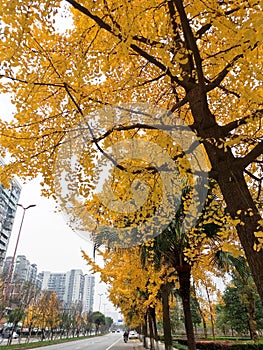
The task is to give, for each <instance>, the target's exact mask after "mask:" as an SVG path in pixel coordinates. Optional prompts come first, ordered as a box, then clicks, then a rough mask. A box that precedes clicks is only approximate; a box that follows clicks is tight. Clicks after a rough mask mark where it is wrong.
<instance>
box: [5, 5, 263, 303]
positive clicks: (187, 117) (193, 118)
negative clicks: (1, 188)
mask: <svg viewBox="0 0 263 350" xmlns="http://www.w3.org/2000/svg"><path fill="white" fill-rule="evenodd" d="M262 6H263V3H262V0H252V1H247V0H246V1H245V0H238V1H235V2H232V1H221V0H218V1H215V0H208V1H206V2H203V1H199V0H195V1H192V2H191V3H189V2H185V1H183V0H164V1H163V0H146V1H143V2H142V1H137V0H134V1H123V2H121V3H120V2H119V1H115V0H111V1H110V0H97V1H93V0H80V1H75V0H66V1H63V2H62V1H58V0H46V1H42V2H41V3H39V1H34V0H30V1H29V0H25V1H23V2H21V1H19V0H15V1H12V2H9V1H6V0H1V6H0V16H1V22H0V27H1V34H0V35H1V50H0V52H1V53H0V61H1V80H0V84H1V85H0V86H1V91H2V92H3V93H9V94H10V96H11V99H12V103H13V104H14V106H15V108H16V112H15V114H14V118H13V119H12V120H11V121H4V119H3V120H2V121H1V145H2V149H1V155H2V156H5V155H6V154H9V155H10V157H11V162H10V163H9V164H8V165H7V166H6V167H5V169H4V171H3V172H2V174H1V180H2V182H4V183H7V179H9V178H10V176H12V175H13V174H17V175H18V176H20V177H21V178H24V179H26V178H27V177H35V176H36V175H37V174H41V175H42V177H43V193H44V194H47V195H50V194H54V193H55V182H54V178H55V177H56V176H55V175H54V174H55V173H56V164H57V163H56V162H57V157H58V154H59V149H60V146H61V145H62V144H63V142H65V139H66V136H67V135H68V134H69V133H70V131H71V130H73V129H74V130H77V129H78V128H79V125H80V123H81V121H83V119H84V120H85V126H86V129H87V130H88V132H89V135H90V137H89V139H88V145H87V147H88V151H87V152H85V157H83V159H81V160H80V161H79V162H80V163H81V164H82V165H84V168H83V169H84V170H81V171H79V174H78V176H77V179H78V181H79V183H81V184H82V185H81V186H80V189H81V193H80V194H81V195H82V196H83V197H84V198H85V197H86V198H87V197H88V196H89V194H90V189H94V186H95V185H94V182H95V183H96V181H97V183H98V179H97V178H96V175H97V172H96V166H97V163H98V162H99V160H100V158H101V156H102V155H104V156H105V155H106V156H107V157H108V158H109V154H107V152H105V150H106V149H107V147H109V146H112V145H113V144H114V143H116V142H117V141H118V140H121V141H122V140H124V139H132V138H134V137H135V136H134V135H137V136H136V137H138V135H139V136H140V135H144V136H145V135H146V137H147V135H151V138H149V139H148V140H149V141H148V144H150V143H152V142H153V141H154V138H155V132H157V131H158V130H157V129H158V128H157V129H155V130H153V131H152V133H151V132H150V129H151V130H152V129H154V127H153V125H142V124H140V123H136V124H135V123H133V122H132V120H131V121H130V122H129V119H128V118H127V119H126V120H125V122H123V123H122V124H121V125H117V123H115V122H114V118H113V117H111V115H109V114H107V116H106V118H105V119H104V122H103V125H98V119H96V118H97V114H96V111H97V110H98V109H99V108H101V107H102V106H112V105H120V104H124V103H127V102H128V103H129V102H136V103H141V102H147V103H150V104H152V105H153V106H157V107H160V108H164V109H166V110H168V111H169V113H174V114H173V115H175V116H176V118H180V119H182V120H184V122H185V123H186V124H187V125H189V126H190V128H191V130H192V131H193V132H194V133H195V135H196V137H197V138H198V140H199V142H200V143H201V144H202V146H203V149H205V151H206V157H207V161H208V163H209V166H210V168H209V176H210V177H211V178H213V179H214V180H216V181H217V183H218V185H219V188H220V191H221V195H222V199H223V200H224V201H225V205H226V207H227V210H228V212H229V213H230V215H231V217H232V221H231V223H230V225H233V226H236V229H237V232H238V235H239V239H240V241H241V244H242V246H243V248H244V250H245V253H246V256H247V259H248V263H249V265H250V268H251V270H252V274H253V277H254V279H255V283H256V285H257V289H258V291H259V294H260V296H261V299H262V300H263V285H262V283H261V282H262V280H263V269H262V261H263V252H262V250H261V248H262V243H263V230H262V212H261V210H262V193H261V184H262V161H263V159H262V151H263V142H262V127H261V124H262V96H263V87H262V74H263V73H262V53H263V52H262V49H263V46H262V42H263V41H262V35H263V34H262V30H261V26H262V21H263V19H262ZM63 22H65V23H66V29H63V28H62V25H61V23H63ZM92 113H93V114H92ZM3 117H4V116H3ZM176 118H175V119H176ZM171 122H172V119H170V120H169V124H171ZM85 132H86V130H85ZM80 133H82V134H83V128H82V130H81V131H80ZM163 139H164V140H165V138H163ZM170 143H171V141H170V142H168V146H167V148H168V149H169V147H170V146H169V145H170ZM161 147H164V148H165V147H166V146H164V145H162V144H161ZM165 149H166V148H165ZM184 151H185V150H184ZM187 151H189V150H187ZM182 153H183V152H182ZM186 153H187V152H186ZM171 154H173V151H172V152H170V154H169V156H170V158H171V159H172V160H173V161H174V162H176V161H177V159H178V158H180V156H179V155H178V154H176V155H175V157H171ZM111 160H113V159H111ZM115 163H116V162H115ZM143 163H144V161H141V162H139V165H138V164H137V165H138V168H139V170H140V173H141V172H142V171H141V169H142V166H143ZM128 164H129V166H130V167H131V168H132V171H130V168H129V166H128ZM130 164H131V163H127V161H126V160H125V161H123V160H122V163H120V164H118V162H117V163H116V164H115V165H116V171H119V170H122V173H121V175H120V174H119V175H118V176H119V177H121V178H122V177H123V179H124V180H125V186H124V185H123V184H122V185H119V179H118V181H116V183H117V184H118V185H117V184H116V183H115V186H116V187H115V188H117V187H118V186H122V187H118V191H119V192H118V191H117V193H118V196H119V197H121V195H122V193H123V192H125V189H124V188H127V183H128V184H129V181H128V179H129V177H128V178H127V176H125V174H124V171H125V170H127V169H126V168H129V171H130V173H132V174H135V173H136V171H137V170H138V169H135V168H136V167H135V165H136V164H134V162H133V163H132V166H131V165H130ZM188 165H189V164H188ZM180 166H181V165H180ZM181 168H182V166H181ZM147 171H148V172H149V171H152V168H151V169H148V170H147V167H146V170H144V174H145V175H146V179H147V175H148V172H147ZM137 173H138V171H137ZM185 173H187V171H186V172H185ZM83 179H85V181H84V180H83ZM151 179H152V180H151V181H152V183H154V184H155V182H154V179H153V178H151ZM143 180H145V178H143ZM152 183H151V185H152ZM111 184H112V183H111ZM123 186H124V187H123ZM76 188H77V189H78V188H79V187H78V185H77V186H76ZM159 188H160V187H159ZM154 193H155V194H156V193H157V194H158V195H159V192H158V190H157V192H154ZM131 195H132V193H131V192H130V193H129V194H128V197H129V198H130V197H131ZM157 197H158V196H157ZM94 198H95V197H94ZM95 199H96V198H95ZM119 199H120V198H119ZM126 199H127V198H124V199H122V200H123V201H124V202H125V200H126ZM89 200H90V198H89ZM158 201H159V197H158V199H157V204H158V203H159V202H158ZM76 203H77V204H79V203H78V202H76ZM76 203H75V204H76ZM94 203H95V206H96V204H97V203H98V202H96V200H95V201H93V202H91V204H90V207H93V204H94ZM104 204H105V203H104ZM87 208H88V209H89V207H88V206H87ZM97 208H98V210H99V209H100V208H103V210H104V211H103V213H102V214H101V211H100V212H99V213H100V214H99V215H98V216H97V217H96V219H100V220H102V221H105V218H107V215H108V212H107V210H105V205H104V206H101V203H99V205H98V206H97ZM152 208H154V206H150V209H148V210H146V213H145V212H144V218H145V217H147V215H151V214H152V212H151V209H152ZM106 209H107V208H106ZM128 219H129V220H130V218H128ZM106 221H107V220H106ZM120 225H127V222H125V221H124V222H122V223H121V224H120Z"/></svg>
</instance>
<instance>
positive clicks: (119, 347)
mask: <svg viewBox="0 0 263 350" xmlns="http://www.w3.org/2000/svg"><path fill="white" fill-rule="evenodd" d="M141 344H142V343H141V342H140V341H139V340H138V339H132V340H129V341H128V343H124V341H123V337H122V334H118V333H110V334H107V335H103V336H99V337H93V338H88V339H82V340H75V341H72V342H67V343H61V344H55V345H48V346H45V350H137V349H138V350H139V349H142V348H141V347H140V345H141ZM40 349H41V348H34V350H40Z"/></svg>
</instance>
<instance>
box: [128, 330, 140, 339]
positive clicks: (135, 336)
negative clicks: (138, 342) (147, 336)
mask: <svg viewBox="0 0 263 350" xmlns="http://www.w3.org/2000/svg"><path fill="white" fill-rule="evenodd" d="M138 338H139V334H138V333H137V332H136V331H130V332H129V339H138Z"/></svg>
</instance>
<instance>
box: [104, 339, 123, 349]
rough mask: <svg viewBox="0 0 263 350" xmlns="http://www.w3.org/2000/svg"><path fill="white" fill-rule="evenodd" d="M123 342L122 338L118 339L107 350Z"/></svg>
mask: <svg viewBox="0 0 263 350" xmlns="http://www.w3.org/2000/svg"><path fill="white" fill-rule="evenodd" d="M120 340H121V338H119V339H117V340H116V341H115V342H114V343H113V344H111V345H110V346H109V347H108V348H107V349H105V350H109V349H110V348H112V347H113V346H114V345H115V344H117V343H118V342H119V341H120Z"/></svg>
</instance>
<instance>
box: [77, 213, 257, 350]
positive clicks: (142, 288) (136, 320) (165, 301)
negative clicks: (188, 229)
mask: <svg viewBox="0 0 263 350" xmlns="http://www.w3.org/2000/svg"><path fill="white" fill-rule="evenodd" d="M204 215H205V214H204ZM199 224H200V226H199V230H198V233H199V234H198V236H197V237H195V236H193V235H186V234H185V233H182V232H181V231H180V228H179V225H177V222H173V223H172V224H171V225H169V227H168V228H167V230H166V231H164V232H163V233H162V234H161V235H159V236H158V237H156V238H155V239H154V240H152V241H149V242H147V243H146V244H145V245H143V246H139V247H138V246H137V247H133V248H130V249H117V250H116V249H114V250H112V249H109V250H106V251H99V254H100V255H102V257H103V259H104V263H105V266H104V268H101V267H99V266H97V265H96V263H94V262H93V261H92V259H91V258H90V257H88V256H87V255H86V254H85V252H84V251H83V256H84V258H85V259H86V260H87V261H88V263H89V264H90V265H91V266H93V270H94V272H99V273H100V274H101V278H102V280H103V281H104V282H106V283H108V284H109V285H110V288H109V291H110V298H111V300H112V302H113V303H114V304H115V305H116V306H117V307H119V308H120V309H121V311H122V313H123V314H124V315H125V320H126V323H127V324H128V325H131V327H134V326H137V327H138V326H140V327H141V328H142V329H143V333H144V334H148V335H149V336H150V338H151V341H152V345H151V347H152V349H154V340H157V339H158V331H157V319H159V322H160V319H161V323H162V325H163V333H164V340H165V346H166V349H168V350H170V349H172V334H173V332H172V329H173V327H172V319H173V320H174V317H175V316H174V314H171V312H170V309H171V300H172V299H171V298H172V296H173V295H174V296H175V295H176V296H177V299H176V300H177V302H176V304H175V306H176V305H177V312H179V309H180V308H181V311H180V313H181V315H183V317H181V320H183V321H184V329H185V331H186V335H187V340H188V349H196V345H195V333H196V332H195V330H196V327H197V324H199V323H201V322H202V325H203V335H204V336H205V337H207V324H209V328H210V329H211V332H212V335H213V338H214V339H215V333H216V323H217V325H218V329H221V332H222V333H226V331H227V330H229V329H231V330H233V331H236V332H238V333H242V332H243V333H246V334H248V333H249V335H250V338H251V339H253V340H254V342H255V343H257V342H258V331H259V330H261V329H262V325H261V322H262V311H263V309H262V307H259V306H258V305H259V303H260V299H259V296H258V294H257V292H256V289H255V284H254V281H253V278H252V275H251V271H250V269H249V267H248V265H247V261H246V259H245V257H244V255H242V254H241V252H240V247H239V246H238V244H237V241H236V240H235V239H234V237H233V241H232V245H231V242H229V243H228V244H226V240H225V239H224V240H222V237H225V234H226V233H225V231H224V230H223V228H222V227H221V228H220V227H219V226H218V225H215V224H209V225H208V227H206V224H204V221H202V220H201V221H200V223H199ZM201 227H202V229H203V230H204V232H205V234H203V235H202V234H201V232H202V231H201ZM205 228H206V231H205ZM167 233H169V234H168V235H167ZM193 237H195V239H194V245H193ZM229 237H230V236H229ZM223 247H225V248H226V247H227V248H228V252H226V251H223V250H222V248H223ZM230 251H231V252H230ZM240 254H241V255H240ZM134 261H136V264H134ZM225 274H227V275H228V276H229V275H231V276H232V278H233V280H232V282H231V283H232V285H234V289H233V287H231V284H229V287H228V288H227V289H226V291H225V293H224V295H223V296H222V295H221V296H220V291H219V290H218V289H217V288H216V287H215V283H214V279H215V277H221V278H222V277H223V276H224V275H225ZM229 291H232V293H234V294H235V298H236V299H238V300H239V305H243V306H242V308H241V309H240V308H238V309H237V310H236V311H235V313H232V314H231V315H230V313H229V311H230V312H231V310H232V309H233V308H235V307H236V306H237V305H238V304H235V305H231V307H230V306H229V303H230V304H231V303H232V301H231V300H230V298H229V297H228V293H229ZM204 293H205V295H206V297H205V298H204V296H203V294H204ZM178 298H180V300H179V301H178ZM172 304H173V303H172ZM178 305H179V308H178ZM216 305H217V307H216ZM256 308H257V312H256ZM216 309H217V313H218V316H217V317H216ZM244 310H245V311H244ZM239 312H243V317H244V318H245V319H246V322H245V323H243V324H242V325H240V324H239V323H240V322H239V321H238V320H237V319H236V320H235V321H236V323H238V324H239V328H238V327H236V326H234V325H233V324H234V323H235V322H234V321H233V317H235V315H236V314H237V313H239ZM180 313H178V314H180ZM178 314H177V315H178ZM217 318H218V319H219V320H221V321H218V320H217ZM227 318H228V319H227ZM239 320H241V319H239ZM257 320H261V322H258V324H257ZM177 322H178V319H177ZM220 322H224V323H222V325H223V326H222V325H221V326H220ZM148 327H149V328H148ZM241 329H242V331H241Z"/></svg>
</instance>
